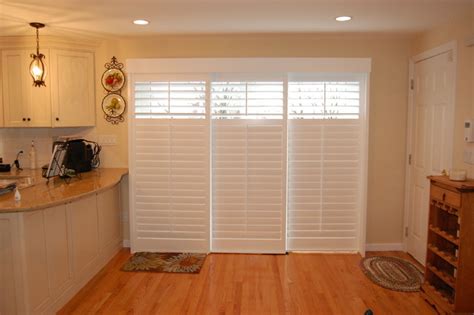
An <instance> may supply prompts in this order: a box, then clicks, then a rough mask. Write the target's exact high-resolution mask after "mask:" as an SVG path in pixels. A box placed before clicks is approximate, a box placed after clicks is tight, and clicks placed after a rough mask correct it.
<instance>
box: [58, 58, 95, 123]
mask: <svg viewBox="0 0 474 315" xmlns="http://www.w3.org/2000/svg"><path fill="white" fill-rule="evenodd" d="M51 72H52V78H53V79H52V89H51V91H52V113H53V114H52V118H53V120H52V124H53V127H79V126H94V125H95V106H94V103H95V93H94V56H93V54H92V53H89V52H75V51H69V50H54V49H52V50H51Z"/></svg>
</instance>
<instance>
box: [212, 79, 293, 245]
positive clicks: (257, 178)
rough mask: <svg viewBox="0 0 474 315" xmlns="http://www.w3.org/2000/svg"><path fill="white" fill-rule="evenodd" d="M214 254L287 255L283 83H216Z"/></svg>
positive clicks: (213, 87)
mask: <svg viewBox="0 0 474 315" xmlns="http://www.w3.org/2000/svg"><path fill="white" fill-rule="evenodd" d="M211 99H212V104H211V105H212V113H213V120H212V143H213V150H212V171H213V172H212V173H213V174H212V176H213V177H212V187H213V193H212V195H213V207H212V211H213V213H212V217H213V222H212V250H213V251H216V252H257V253H265V252H266V253H281V252H284V251H285V201H286V198H285V194H286V192H285V191H286V189H285V181H286V171H285V170H286V150H285V148H286V137H285V124H284V120H283V119H268V118H269V117H280V118H281V117H282V116H283V83H282V82H272V83H269V82H244V83H242V82H216V83H212V92H211Z"/></svg>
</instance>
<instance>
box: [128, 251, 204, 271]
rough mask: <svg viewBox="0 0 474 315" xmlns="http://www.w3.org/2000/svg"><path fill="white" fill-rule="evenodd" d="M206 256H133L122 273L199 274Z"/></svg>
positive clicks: (170, 254)
mask: <svg viewBox="0 0 474 315" xmlns="http://www.w3.org/2000/svg"><path fill="white" fill-rule="evenodd" d="M206 256H207V254H194V253H151V252H139V253H135V254H133V255H132V256H131V257H130V258H129V259H128V260H127V262H126V263H125V265H123V266H122V269H121V270H122V271H148V272H177V273H199V272H200V271H201V268H202V265H203V264H204V261H205V260H206Z"/></svg>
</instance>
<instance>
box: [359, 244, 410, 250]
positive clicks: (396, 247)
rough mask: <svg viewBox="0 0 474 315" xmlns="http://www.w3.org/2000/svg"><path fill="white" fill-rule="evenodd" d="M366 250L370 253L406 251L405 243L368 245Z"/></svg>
mask: <svg viewBox="0 0 474 315" xmlns="http://www.w3.org/2000/svg"><path fill="white" fill-rule="evenodd" d="M365 250H366V251H368V252H390V251H404V245H403V243H372V244H366V245H365Z"/></svg>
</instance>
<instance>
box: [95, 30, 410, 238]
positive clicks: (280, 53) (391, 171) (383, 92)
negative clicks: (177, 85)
mask: <svg viewBox="0 0 474 315" xmlns="http://www.w3.org/2000/svg"><path fill="white" fill-rule="evenodd" d="M410 52H411V38H409V37H404V36H399V35H390V36H389V35H364V34H360V35H354V34H352V35H350V34H348V35H314V34H313V35H309V34H293V35H287V34H280V35H278V34H273V35H264V34H261V35H201V36H199V35H196V36H156V37H142V38H123V39H120V40H116V41H107V42H104V43H103V44H102V46H101V47H100V49H99V51H98V53H97V55H96V64H97V77H98V78H99V77H100V75H101V74H102V71H103V64H104V63H105V62H106V61H107V60H108V59H109V58H110V57H111V56H112V55H115V56H116V57H117V58H119V60H120V61H123V62H125V60H126V59H129V58H159V57H175V58H179V57H370V58H372V74H371V81H370V123H369V127H370V136H369V137H370V139H369V141H370V143H369V184H368V186H369V187H368V219H367V239H368V243H401V242H402V227H403V200H404V179H405V158H406V154H405V132H406V116H407V85H408V84H407V82H408V58H409V56H410ZM125 70H126V69H125ZM97 91H98V93H97V104H100V100H101V98H102V97H103V93H102V91H103V89H102V87H101V86H100V84H98V85H97ZM96 133H97V135H100V134H110V133H115V134H117V135H118V139H119V143H118V146H116V147H105V148H104V154H103V155H104V156H103V163H104V164H103V165H104V166H126V165H127V125H126V123H124V124H120V125H118V126H112V125H110V124H108V123H106V122H105V121H104V120H103V119H102V113H101V112H100V109H98V121H97V128H96Z"/></svg>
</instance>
